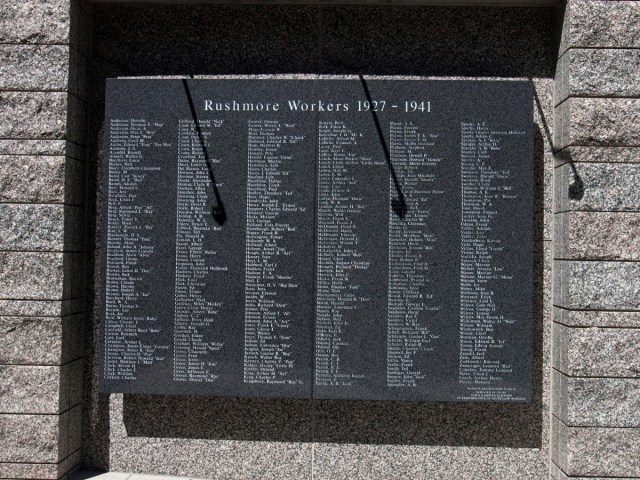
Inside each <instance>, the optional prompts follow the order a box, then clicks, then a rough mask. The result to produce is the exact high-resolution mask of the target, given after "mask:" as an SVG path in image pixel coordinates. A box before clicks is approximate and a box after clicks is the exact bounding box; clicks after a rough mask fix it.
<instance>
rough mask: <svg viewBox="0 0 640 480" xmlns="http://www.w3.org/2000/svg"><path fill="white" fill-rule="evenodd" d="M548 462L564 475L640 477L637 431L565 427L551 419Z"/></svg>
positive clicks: (638, 429) (638, 437)
mask: <svg viewBox="0 0 640 480" xmlns="http://www.w3.org/2000/svg"><path fill="white" fill-rule="evenodd" d="M552 430H553V431H554V434H553V435H554V437H555V438H556V439H557V440H558V443H557V447H556V448H554V449H552V460H553V461H554V462H555V463H556V464H557V465H558V467H559V468H561V469H562V470H563V471H564V472H565V473H566V474H567V475H568V476H570V477H573V476H585V477H598V476H604V477H617V476H619V477H625V478H629V477H637V476H640V428H591V427H569V426H567V425H565V424H564V423H562V422H561V421H560V420H558V419H557V418H555V417H554V418H553V420H552Z"/></svg>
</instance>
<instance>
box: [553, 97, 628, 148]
mask: <svg viewBox="0 0 640 480" xmlns="http://www.w3.org/2000/svg"><path fill="white" fill-rule="evenodd" d="M554 120H555V121H556V123H555V126H554V132H553V135H554V141H553V143H554V149H555V150H560V149H562V148H565V147H567V146H570V145H593V146H609V147H632V146H639V145H640V130H638V129H637V128H636V125H638V122H640V99H637V98H582V97H569V98H568V99H567V100H565V101H564V102H562V103H561V104H560V105H559V106H557V107H556V114H555V118H554Z"/></svg>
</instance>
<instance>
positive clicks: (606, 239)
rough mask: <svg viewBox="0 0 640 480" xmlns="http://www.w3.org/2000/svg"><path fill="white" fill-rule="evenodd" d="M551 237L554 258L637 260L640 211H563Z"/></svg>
mask: <svg viewBox="0 0 640 480" xmlns="http://www.w3.org/2000/svg"><path fill="white" fill-rule="evenodd" d="M554 238H555V245H554V247H555V252H554V258H556V259H575V260H581V259H584V260H640V242H637V241H636V239H638V238H640V212H634V213H622V212H563V213H560V214H557V215H556V217H555V236H554Z"/></svg>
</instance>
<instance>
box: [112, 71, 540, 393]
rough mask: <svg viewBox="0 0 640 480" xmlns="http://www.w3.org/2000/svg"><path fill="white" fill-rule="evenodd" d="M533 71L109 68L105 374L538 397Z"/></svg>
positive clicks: (247, 387)
mask: <svg viewBox="0 0 640 480" xmlns="http://www.w3.org/2000/svg"><path fill="white" fill-rule="evenodd" d="M532 102H533V96H532V87H531V84H530V83H528V82H513V81H500V82H490V81H476V82H471V81H394V80H369V81H366V82H365V81H362V80H313V81H312V80H133V79H122V80H109V81H108V82H107V102H106V123H105V130H106V155H105V157H106V168H105V191H106V192H107V195H106V199H107V200H106V202H105V204H106V205H105V212H104V215H105V218H106V219H107V222H106V228H105V229H104V232H105V237H104V245H105V246H106V249H105V254H104V257H103V258H104V297H105V311H104V316H103V319H104V322H103V330H102V332H103V352H102V386H103V388H104V389H105V390H106V391H110V392H129V393H155V394H203V395H226V396H270V397H300V398H323V399H383V400H384V399H388V400H403V399H407V400H452V401H528V400H529V399H530V395H531V324H532V316H533V181H534V180H533V124H532Z"/></svg>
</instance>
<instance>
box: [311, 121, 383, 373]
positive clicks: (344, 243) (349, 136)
mask: <svg viewBox="0 0 640 480" xmlns="http://www.w3.org/2000/svg"><path fill="white" fill-rule="evenodd" d="M318 128H319V130H318V148H319V151H318V178H317V184H318V193H317V246H316V248H317V253H316V254H317V271H316V338H315V365H316V367H315V384H316V385H320V386H349V385H353V384H354V383H358V381H359V380H360V379H364V378H365V375H364V373H363V372H360V371H354V370H353V367H350V365H347V364H346V362H345V361H344V358H343V357H344V354H345V352H346V350H348V349H349V345H350V343H349V340H348V337H347V335H346V334H347V332H346V330H347V329H351V330H353V329H354V328H355V329H357V328H358V325H357V324H358V315H357V310H358V305H359V304H363V303H369V302H371V298H370V297H368V296H367V293H366V292H365V291H364V288H362V285H361V284H359V283H357V281H355V280H354V277H355V275H356V272H358V271H366V270H368V269H369V267H370V260H368V259H367V258H366V257H365V255H364V254H363V251H362V249H361V248H359V243H361V241H360V239H359V238H358V231H357V225H356V222H355V218H356V217H357V216H358V215H360V214H362V213H363V212H364V210H365V208H366V202H365V199H364V197H363V196H362V195H361V193H360V192H359V188H361V187H359V186H358V185H357V184H358V181H359V180H358V179H357V178H356V175H355V171H354V170H355V168H357V167H358V166H366V167H367V168H373V167H374V166H380V165H381V164H382V163H383V162H374V161H373V160H372V159H371V158H369V157H361V156H359V154H358V138H359V134H358V132H356V131H355V130H353V129H352V128H350V127H349V126H348V125H347V124H346V123H345V122H343V121H336V120H334V121H320V122H319V124H318ZM348 325H352V326H349V327H348Z"/></svg>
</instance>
